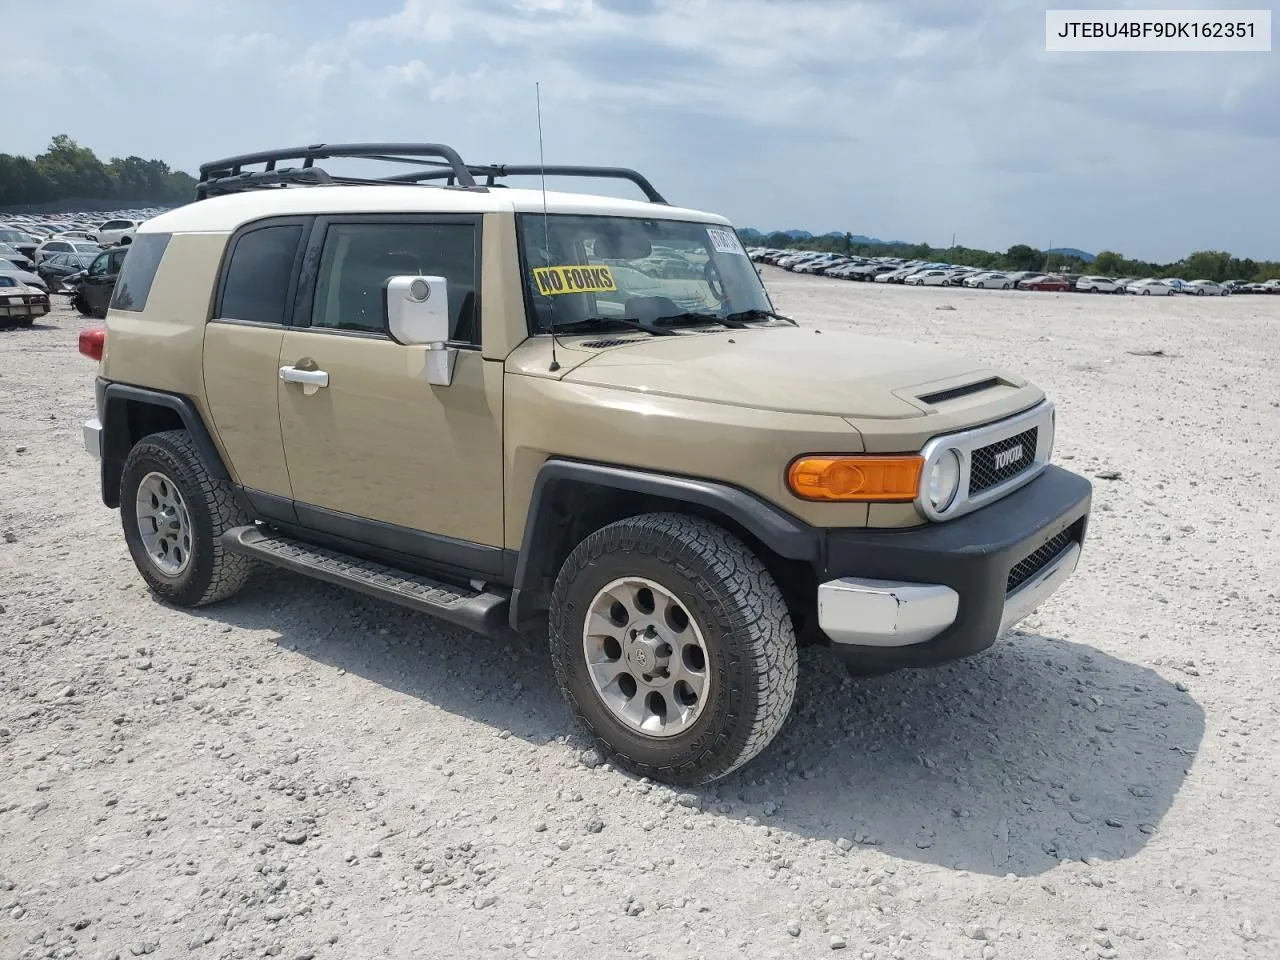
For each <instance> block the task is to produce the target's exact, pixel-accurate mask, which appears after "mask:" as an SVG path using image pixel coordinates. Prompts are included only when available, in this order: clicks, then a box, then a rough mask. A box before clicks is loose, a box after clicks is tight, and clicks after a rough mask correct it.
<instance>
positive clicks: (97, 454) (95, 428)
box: [82, 417, 102, 460]
mask: <svg viewBox="0 0 1280 960" xmlns="http://www.w3.org/2000/svg"><path fill="white" fill-rule="evenodd" d="M82 429H83V431H84V448H85V450H86V451H88V453H89V455H90V456H91V457H93V458H94V459H95V460H101V459H102V423H101V421H99V420H98V418H97V417H94V418H93V419H92V420H86V421H85V422H84V426H83V428H82Z"/></svg>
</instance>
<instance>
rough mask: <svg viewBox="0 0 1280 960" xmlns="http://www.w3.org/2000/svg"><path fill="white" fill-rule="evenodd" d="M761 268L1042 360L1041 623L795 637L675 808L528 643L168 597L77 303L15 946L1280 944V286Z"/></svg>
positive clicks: (322, 595) (42, 572)
mask: <svg viewBox="0 0 1280 960" xmlns="http://www.w3.org/2000/svg"><path fill="white" fill-rule="evenodd" d="M766 278H767V281H768V283H769V285H770V287H771V289H772V290H773V292H774V294H775V300H776V302H777V305H778V306H779V308H780V309H782V310H784V311H787V312H791V313H794V314H796V315H797V316H799V317H801V318H802V319H803V320H804V322H806V323H813V322H819V323H823V324H828V325H831V326H837V325H848V326H852V327H854V328H857V329H860V330H863V331H868V332H879V333H884V334H886V335H893V336H898V337H901V338H905V339H910V340H917V341H923V342H934V343H940V344H943V345H945V346H948V347H954V348H955V349H956V350H957V351H963V352H966V353H968V354H971V355H973V356H976V357H979V358H982V359H984V360H989V361H992V362H996V363H999V364H1003V365H1005V366H1007V367H1009V368H1011V369H1014V370H1018V371H1021V372H1024V373H1026V374H1027V375H1029V376H1031V377H1032V378H1033V379H1035V380H1036V381H1037V382H1039V383H1040V384H1042V385H1043V386H1044V387H1046V388H1047V389H1048V390H1049V391H1050V392H1051V393H1052V394H1053V395H1054V396H1055V397H1056V398H1057V399H1058V401H1059V403H1060V412H1059V419H1058V422H1059V430H1058V436H1059V439H1058V455H1057V459H1058V460H1059V462H1063V463H1065V464H1066V465H1068V466H1072V467H1073V468H1075V469H1077V470H1080V471H1082V472H1083V473H1085V474H1086V475H1089V476H1091V477H1095V478H1097V479H1095V480H1094V483H1095V499H1094V503H1095V514H1094V520H1093V525H1092V527H1091V534H1090V539H1089V542H1088V543H1087V545H1086V550H1085V558H1084V560H1083V561H1082V565H1081V567H1080V570H1079V571H1078V573H1077V575H1076V577H1075V578H1074V579H1073V580H1072V581H1070V583H1069V584H1068V586H1067V587H1066V588H1065V589H1064V591H1063V592H1062V593H1060V594H1059V595H1057V596H1056V597H1054V598H1053V599H1052V600H1051V601H1050V602H1049V603H1048V604H1046V605H1045V606H1044V607H1043V608H1042V609H1041V611H1039V612H1038V613H1037V614H1035V615H1033V617H1032V618H1031V619H1030V620H1028V621H1025V622H1024V623H1023V624H1022V628H1023V629H1022V630H1021V631H1020V632H1019V633H1018V634H1015V635H1014V636H1012V637H1011V638H1010V639H1008V640H1007V641H1005V642H1003V643H1001V644H999V645H998V646H997V647H996V648H994V649H992V650H991V651H989V652H988V653H987V654H985V655H982V656H979V657H976V658H972V659H970V660H968V661H965V662H962V663H958V664H955V665H951V666H948V667H944V668H940V669H935V670H931V671H923V672H908V673H901V674H894V675H891V676H888V677H883V678H879V679H876V680H871V681H858V682H854V681H852V680H850V679H848V678H847V677H846V676H845V675H843V673H842V672H841V670H840V668H839V667H838V666H837V665H836V663H835V662H834V661H833V660H832V659H831V658H830V657H829V656H827V655H826V654H825V652H824V651H821V650H808V651H805V652H804V654H803V656H802V662H801V686H800V692H799V697H798V701H797V704H796V710H795V713H794V715H793V717H792V719H791V720H790V721H789V723H788V724H787V726H786V727H785V728H784V730H783V732H782V734H781V735H780V736H779V738H778V740H777V741H775V743H774V745H773V747H772V748H771V749H769V750H768V751H767V752H766V753H765V754H764V755H762V756H761V757H760V758H759V759H758V760H757V761H756V762H754V763H752V764H751V765H749V767H748V768H747V769H746V770H744V771H741V772H740V773H738V774H736V775H735V776H734V777H732V778H730V779H729V780H727V781H723V782H721V783H719V784H717V785H715V786H714V788H710V789H704V790H700V791H697V792H692V793H678V792H676V791H673V790H670V789H668V788H665V787H662V786H658V785H652V784H649V783H645V782H643V781H636V780H632V779H630V778H628V777H626V776H624V775H622V774H620V773H619V772H618V771H616V770H612V769H610V768H609V767H608V766H607V765H601V764H600V763H599V762H598V758H596V757H595V756H594V755H593V754H592V753H590V752H588V751H586V750H584V748H585V746H586V741H585V740H584V739H583V738H582V737H581V736H580V735H579V734H578V732H577V730H576V729H575V728H574V727H573V726H572V724H571V720H570V717H569V714H568V711H567V708H566V707H565V706H564V705H563V704H562V703H561V701H560V700H559V698H558V695H557V694H556V691H555V689H554V686H553V683H552V678H551V672H550V669H549V665H548V663H547V658H546V656H545V655H544V653H543V652H542V651H540V650H531V649H525V648H523V647H503V646H502V645H501V644H494V643H492V642H489V641H485V640H482V639H479V638H477V637H474V636H471V635H469V634H466V633H464V632H460V631H458V630H454V629H452V628H449V627H446V626H441V625H440V624H439V623H437V622H436V621H433V620H431V619H429V618H427V617H425V616H419V615H416V614H413V613H409V612H406V611H403V610H400V609H398V608H395V607H392V606H386V605H382V604H379V603H377V602H374V601H371V600H366V599H364V598H361V597H359V596H356V595H354V594H349V593H345V592H342V591H340V590H338V589H334V588H329V587H326V586H323V585H319V584H316V583H312V582H309V581H307V580H304V579H301V578H299V577H296V576H292V575H288V574H284V573H267V574H266V575H263V576H261V577H259V578H258V579H257V580H256V581H255V582H254V584H252V585H251V586H250V587H249V588H248V589H246V591H245V592H244V593H242V594H241V595H240V596H239V597H237V598H236V599H234V600H232V601H230V602H227V603H224V604H221V605H218V606H215V607H212V608H207V609H205V610H203V611H201V612H198V613H190V612H181V611H178V610H175V609H168V608H166V607H164V606H162V605H160V604H158V603H156V602H155V601H154V600H152V599H151V598H150V597H149V596H148V594H147V592H146V591H145V590H144V589H143V587H142V584H141V580H140V578H139V577H138V575H137V574H136V572H135V571H134V569H133V567H132V564H131V562H130V560H129V557H128V554H127V552H126V550H125V546H124V542H123V539H122V537H121V535H120V531H119V521H118V515H117V514H116V513H115V512H113V511H109V510H107V509H106V508H105V507H103V506H102V504H101V502H100V500H99V499H98V480H97V472H96V469H95V465H94V464H93V462H92V461H91V460H90V459H89V458H88V457H87V456H86V455H85V454H84V453H83V451H82V449H81V445H80V433H79V425H80V422H81V421H82V420H83V419H84V418H85V417H86V416H88V415H90V414H91V410H92V380H93V372H94V368H93V366H92V365H91V364H90V363H89V361H87V360H85V359H83V358H82V357H80V356H79V355H78V354H77V353H76V350H75V338H76V333H77V331H78V329H79V328H80V327H81V325H82V322H81V321H80V318H78V317H76V316H74V315H73V314H70V313H69V312H67V311H65V310H63V309H59V310H58V311H57V312H56V313H55V314H53V315H51V316H50V317H49V318H47V320H46V322H44V323H41V324H39V325H38V326H37V327H35V328H34V329H31V330H24V331H19V330H7V331H3V332H0V537H2V539H0V572H2V574H3V576H2V578H0V958H4V960H8V958H24V960H25V958H30V957H71V956H77V957H102V958H111V957H118V958H122V960H127V958H130V957H133V956H143V955H150V956H153V957H155V958H168V957H185V956H188V955H193V956H197V957H209V958H240V957H257V956H280V957H284V958H304V957H318V958H330V957H332V958H368V957H375V956H385V957H396V958H399V957H586V956H598V957H611V956H626V957H637V958H641V957H654V958H658V957H662V958H666V957H707V958H719V957H739V956H750V957H752V958H759V957H806V958H807V957H815V956H824V955H827V954H829V953H831V952H832V951H837V952H836V953H835V954H834V955H835V956H851V957H859V958H877V960H880V958H890V957H898V958H916V957H920V958H934V957H937V958H942V957H946V958H954V957H983V958H989V957H1000V958H1029V960H1030V958H1035V960H1045V958H1059V957H1061V958H1080V957H1085V958H1092V957H1104V958H1111V957H1122V958H1135V960H1136V958H1161V960H1164V958H1170V957H1186V958H1189V960H1190V958H1194V960H1200V958H1205V957H1213V958H1232V957H1257V958H1261V957H1275V956H1277V954H1278V953H1280V920H1278V919H1277V914H1276V910H1275V902H1276V894H1277V891H1280V857H1277V856H1276V851H1277V850H1280V799H1278V798H1280V789H1278V787H1280V783H1278V779H1280V778H1278V775H1277V774H1278V771H1280V751H1277V734H1276V726H1277V719H1278V718H1277V713H1278V712H1280V708H1278V703H1280V701H1277V698H1276V694H1275V689H1276V683H1275V680H1276V675H1277V666H1276V656H1277V654H1278V653H1280V643H1278V637H1280V634H1278V630H1277V622H1280V616H1278V615H1280V550H1278V549H1277V547H1278V546H1280V529H1277V526H1278V524H1280V518H1278V516H1277V515H1278V513H1280V494H1278V493H1277V492H1276V486H1275V477H1276V476H1277V468H1280V443H1278V442H1277V441H1278V440H1280V410H1278V409H1277V405H1278V404H1280V372H1278V371H1277V368H1276V366H1275V359H1276V357H1280V297H1276V298H1266V297H1236V298H1230V299H1226V300H1218V299H1206V300H1200V299H1182V298H1177V299H1173V300H1165V299H1157V298H1151V299H1142V300H1139V299H1135V298H1132V297H1127V298H1125V297H1109V296H1086V295H1059V294H1024V293H1013V292H1011V293H1002V292H996V291H990V292H987V291H963V290H951V289H947V290H941V289H924V290H908V289H903V288H901V287H893V288H888V289H886V288H885V287H883V286H882V285H879V284H858V283H847V282H841V281H836V280H826V279H822V278H816V279H812V278H800V277H794V276H791V275H789V274H785V273H782V272H780V271H777V270H774V269H772V268H767V269H766ZM1151 350H1162V351H1164V355H1162V356H1142V355H1136V354H1135V353H1132V352H1131V351H1151ZM1103 477H1109V478H1111V479H1103ZM1268 850H1269V851H1271V853H1269V854H1268V853H1267V851H1268ZM839 951H843V952H839Z"/></svg>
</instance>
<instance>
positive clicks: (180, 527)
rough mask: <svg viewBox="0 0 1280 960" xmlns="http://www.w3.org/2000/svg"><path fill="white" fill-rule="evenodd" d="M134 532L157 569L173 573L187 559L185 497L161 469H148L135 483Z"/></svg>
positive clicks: (188, 535) (188, 533)
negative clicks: (159, 471)
mask: <svg viewBox="0 0 1280 960" xmlns="http://www.w3.org/2000/svg"><path fill="white" fill-rule="evenodd" d="M136 515H137V518H138V535H139V537H141V538H142V545H143V546H144V547H145V548H146V550H147V556H148V557H149V558H150V560H151V562H152V563H153V564H155V567H156V569H157V570H159V571H160V572H161V573H163V574H165V575H166V576H170V577H176V576H178V575H179V574H181V573H182V571H183V570H185V569H186V568H187V565H188V564H189V563H190V562H191V517H190V515H189V514H188V513H187V504H186V501H184V500H183V499H182V494H180V493H179V492H178V488H177V487H175V486H174V484H173V481H172V480H170V479H169V478H168V477H166V476H165V475H164V474H163V473H157V472H155V471H152V472H151V473H148V474H147V475H146V476H145V477H143V478H142V482H141V483H140V484H138V498H137V503H136Z"/></svg>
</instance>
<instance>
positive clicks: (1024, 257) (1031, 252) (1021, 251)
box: [1004, 243, 1044, 270]
mask: <svg viewBox="0 0 1280 960" xmlns="http://www.w3.org/2000/svg"><path fill="white" fill-rule="evenodd" d="M1004 259H1005V263H1006V264H1007V265H1008V267H1009V269H1010V270H1039V269H1040V265H1041V264H1043V263H1044V254H1043V253H1041V252H1040V251H1039V250H1037V249H1035V247H1029V246H1027V245H1026V244H1025V243H1015V244H1014V245H1013V246H1012V247H1010V248H1009V249H1008V250H1006V251H1005V254H1004Z"/></svg>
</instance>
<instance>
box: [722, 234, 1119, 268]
mask: <svg viewBox="0 0 1280 960" xmlns="http://www.w3.org/2000/svg"><path fill="white" fill-rule="evenodd" d="M738 233H739V234H741V236H742V238H743V239H744V240H746V241H748V242H749V243H758V242H759V241H761V240H763V239H764V238H765V237H768V236H771V235H773V234H778V233H781V234H785V235H786V236H788V237H790V238H791V239H792V240H815V239H822V238H832V239H836V240H842V239H844V233H842V232H841V231H839V230H828V231H827V232H826V233H824V234H822V235H821V237H815V236H814V235H813V234H812V233H810V232H809V231H808V230H767V231H761V230H757V229H756V228H755V227H743V228H742V229H741V230H739V231H738ZM850 240H851V241H852V242H853V243H855V244H858V245H860V246H867V247H914V246H918V244H914V243H912V242H911V241H909V240H881V239H880V238H879V237H868V236H866V235H865V234H861V233H854V234H851V235H850ZM934 249H935V250H943V249H946V248H945V247H935V248H934ZM1044 252H1045V253H1056V254H1060V255H1061V256H1064V257H1076V258H1077V259H1079V260H1082V261H1083V262H1085V263H1092V262H1093V261H1094V259H1095V257H1094V255H1093V254H1092V253H1087V252H1086V251H1084V250H1078V249H1076V248H1075V247H1054V248H1053V249H1052V250H1045V251H1044Z"/></svg>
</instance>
